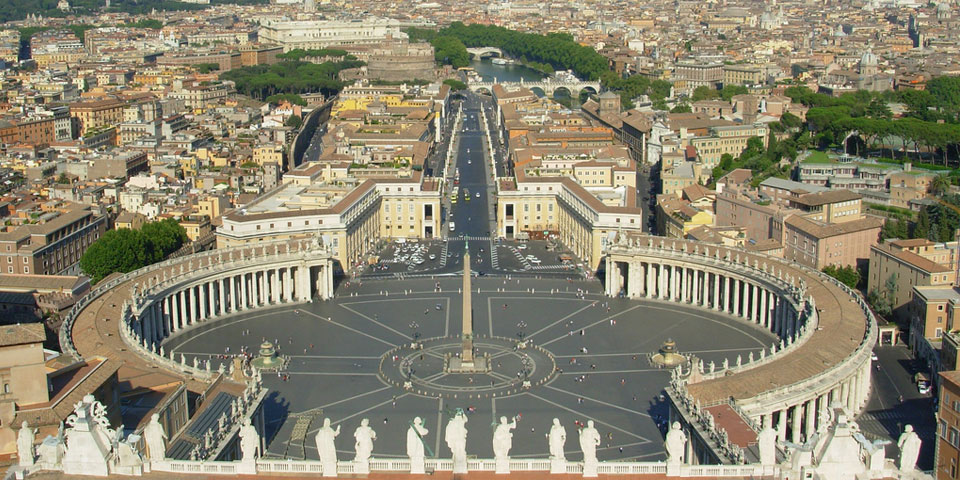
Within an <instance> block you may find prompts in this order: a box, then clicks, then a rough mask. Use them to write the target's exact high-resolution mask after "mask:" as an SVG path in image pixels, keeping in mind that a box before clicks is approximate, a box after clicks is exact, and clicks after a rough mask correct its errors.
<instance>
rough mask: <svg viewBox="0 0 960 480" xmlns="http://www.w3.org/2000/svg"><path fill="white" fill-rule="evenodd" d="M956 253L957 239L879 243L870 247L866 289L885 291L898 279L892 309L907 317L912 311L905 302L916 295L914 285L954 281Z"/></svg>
mask: <svg viewBox="0 0 960 480" xmlns="http://www.w3.org/2000/svg"><path fill="white" fill-rule="evenodd" d="M956 255H957V244H956V242H950V243H934V242H931V241H930V240H927V239H923V238H920V239H911V240H892V241H888V242H885V243H883V244H880V245H876V246H874V247H873V248H871V249H870V266H869V270H868V273H867V291H873V290H874V289H877V290H878V291H880V292H882V293H885V292H884V291H885V289H886V286H887V284H888V282H890V283H891V284H893V283H895V284H896V291H895V292H894V295H893V298H892V307H893V313H894V315H895V316H897V317H898V318H901V319H906V318H908V314H909V311H908V310H909V309H907V308H906V306H907V305H908V303H909V302H910V301H911V300H912V299H913V288H914V287H922V286H938V287H943V286H949V285H953V284H954V282H955V281H956V279H955V273H954V269H953V266H954V265H956V263H955V262H956V261H957V258H956ZM891 279H893V281H892V282H891V281H890V280H891Z"/></svg>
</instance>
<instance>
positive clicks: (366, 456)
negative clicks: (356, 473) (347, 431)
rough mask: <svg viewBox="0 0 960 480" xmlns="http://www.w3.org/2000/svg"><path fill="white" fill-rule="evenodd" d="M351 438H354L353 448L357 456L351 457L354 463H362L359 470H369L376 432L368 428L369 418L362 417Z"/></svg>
mask: <svg viewBox="0 0 960 480" xmlns="http://www.w3.org/2000/svg"><path fill="white" fill-rule="evenodd" d="M353 438H354V439H355V440H356V442H355V443H354V448H355V449H356V451H357V456H356V457H354V458H353V461H354V462H356V463H360V464H362V465H361V466H360V470H361V471H369V470H370V467H369V464H370V455H372V454H373V441H374V440H376V439H377V432H375V431H374V430H373V429H372V428H370V420H369V419H366V418H364V419H363V420H361V421H360V426H359V427H357V429H356V430H354V432H353Z"/></svg>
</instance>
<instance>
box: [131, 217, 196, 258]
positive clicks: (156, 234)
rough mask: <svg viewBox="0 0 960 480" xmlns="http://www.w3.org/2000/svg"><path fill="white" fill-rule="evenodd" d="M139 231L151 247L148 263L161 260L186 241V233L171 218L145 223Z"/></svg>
mask: <svg viewBox="0 0 960 480" xmlns="http://www.w3.org/2000/svg"><path fill="white" fill-rule="evenodd" d="M140 231H141V232H142V233H143V235H144V236H145V237H146V238H147V242H148V243H149V245H150V246H151V249H150V253H151V256H152V259H150V263H153V262H159V261H160V260H163V259H164V258H166V257H167V256H168V255H170V254H171V253H173V252H176V251H177V249H179V248H180V247H181V246H183V244H184V243H185V242H186V241H187V231H186V230H184V229H183V227H182V226H180V223H179V222H177V221H176V220H174V219H172V218H168V219H165V220H161V221H159V222H150V223H147V224H145V225H144V226H143V227H141V228H140Z"/></svg>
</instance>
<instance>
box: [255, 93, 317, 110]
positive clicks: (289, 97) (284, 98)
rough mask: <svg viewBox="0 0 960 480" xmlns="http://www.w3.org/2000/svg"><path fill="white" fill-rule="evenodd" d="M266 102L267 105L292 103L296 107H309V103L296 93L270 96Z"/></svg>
mask: <svg viewBox="0 0 960 480" xmlns="http://www.w3.org/2000/svg"><path fill="white" fill-rule="evenodd" d="M265 101H266V102H267V103H282V102H290V103H292V104H294V105H300V106H301V107H305V106H307V101H306V100H304V99H303V97H301V96H300V95H297V94H296V93H278V94H276V95H270V96H269V97H267V98H266V99H265Z"/></svg>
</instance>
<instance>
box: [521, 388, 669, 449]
mask: <svg viewBox="0 0 960 480" xmlns="http://www.w3.org/2000/svg"><path fill="white" fill-rule="evenodd" d="M561 391H562V390H561ZM564 393H566V392H564ZM521 395H529V396H531V397H533V398H536V399H537V400H540V401H542V402H544V403H546V404H549V405H553V406H554V407H557V408H561V409H563V410H566V411H568V412H570V413H575V414H577V415H579V416H582V417H584V418H590V416H589V415H584V414H583V413H581V412H578V411H576V410H574V409H572V408H569V407H566V406H563V405H561V404H559V403H557V402H554V401H551V400H547V399H546V398H543V397H541V396H539V395H537V394H534V393H530V392H524V393H522V394H521ZM648 416H649V415H648ZM590 420H593V422H594V423H595V424H598V425H604V426H606V427H607V428H610V429H611V430H616V431H618V432H621V433H624V434H626V435H630V436H631V437H635V438H638V439H640V440H643V442H642V443H641V444H646V443H650V439H648V438H646V437H643V436H641V435H637V434H636V433H633V432H630V431H627V430H624V429H622V428H620V427H616V426H614V425H611V424H609V423H606V422H602V421H600V420H596V419H593V418H590Z"/></svg>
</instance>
